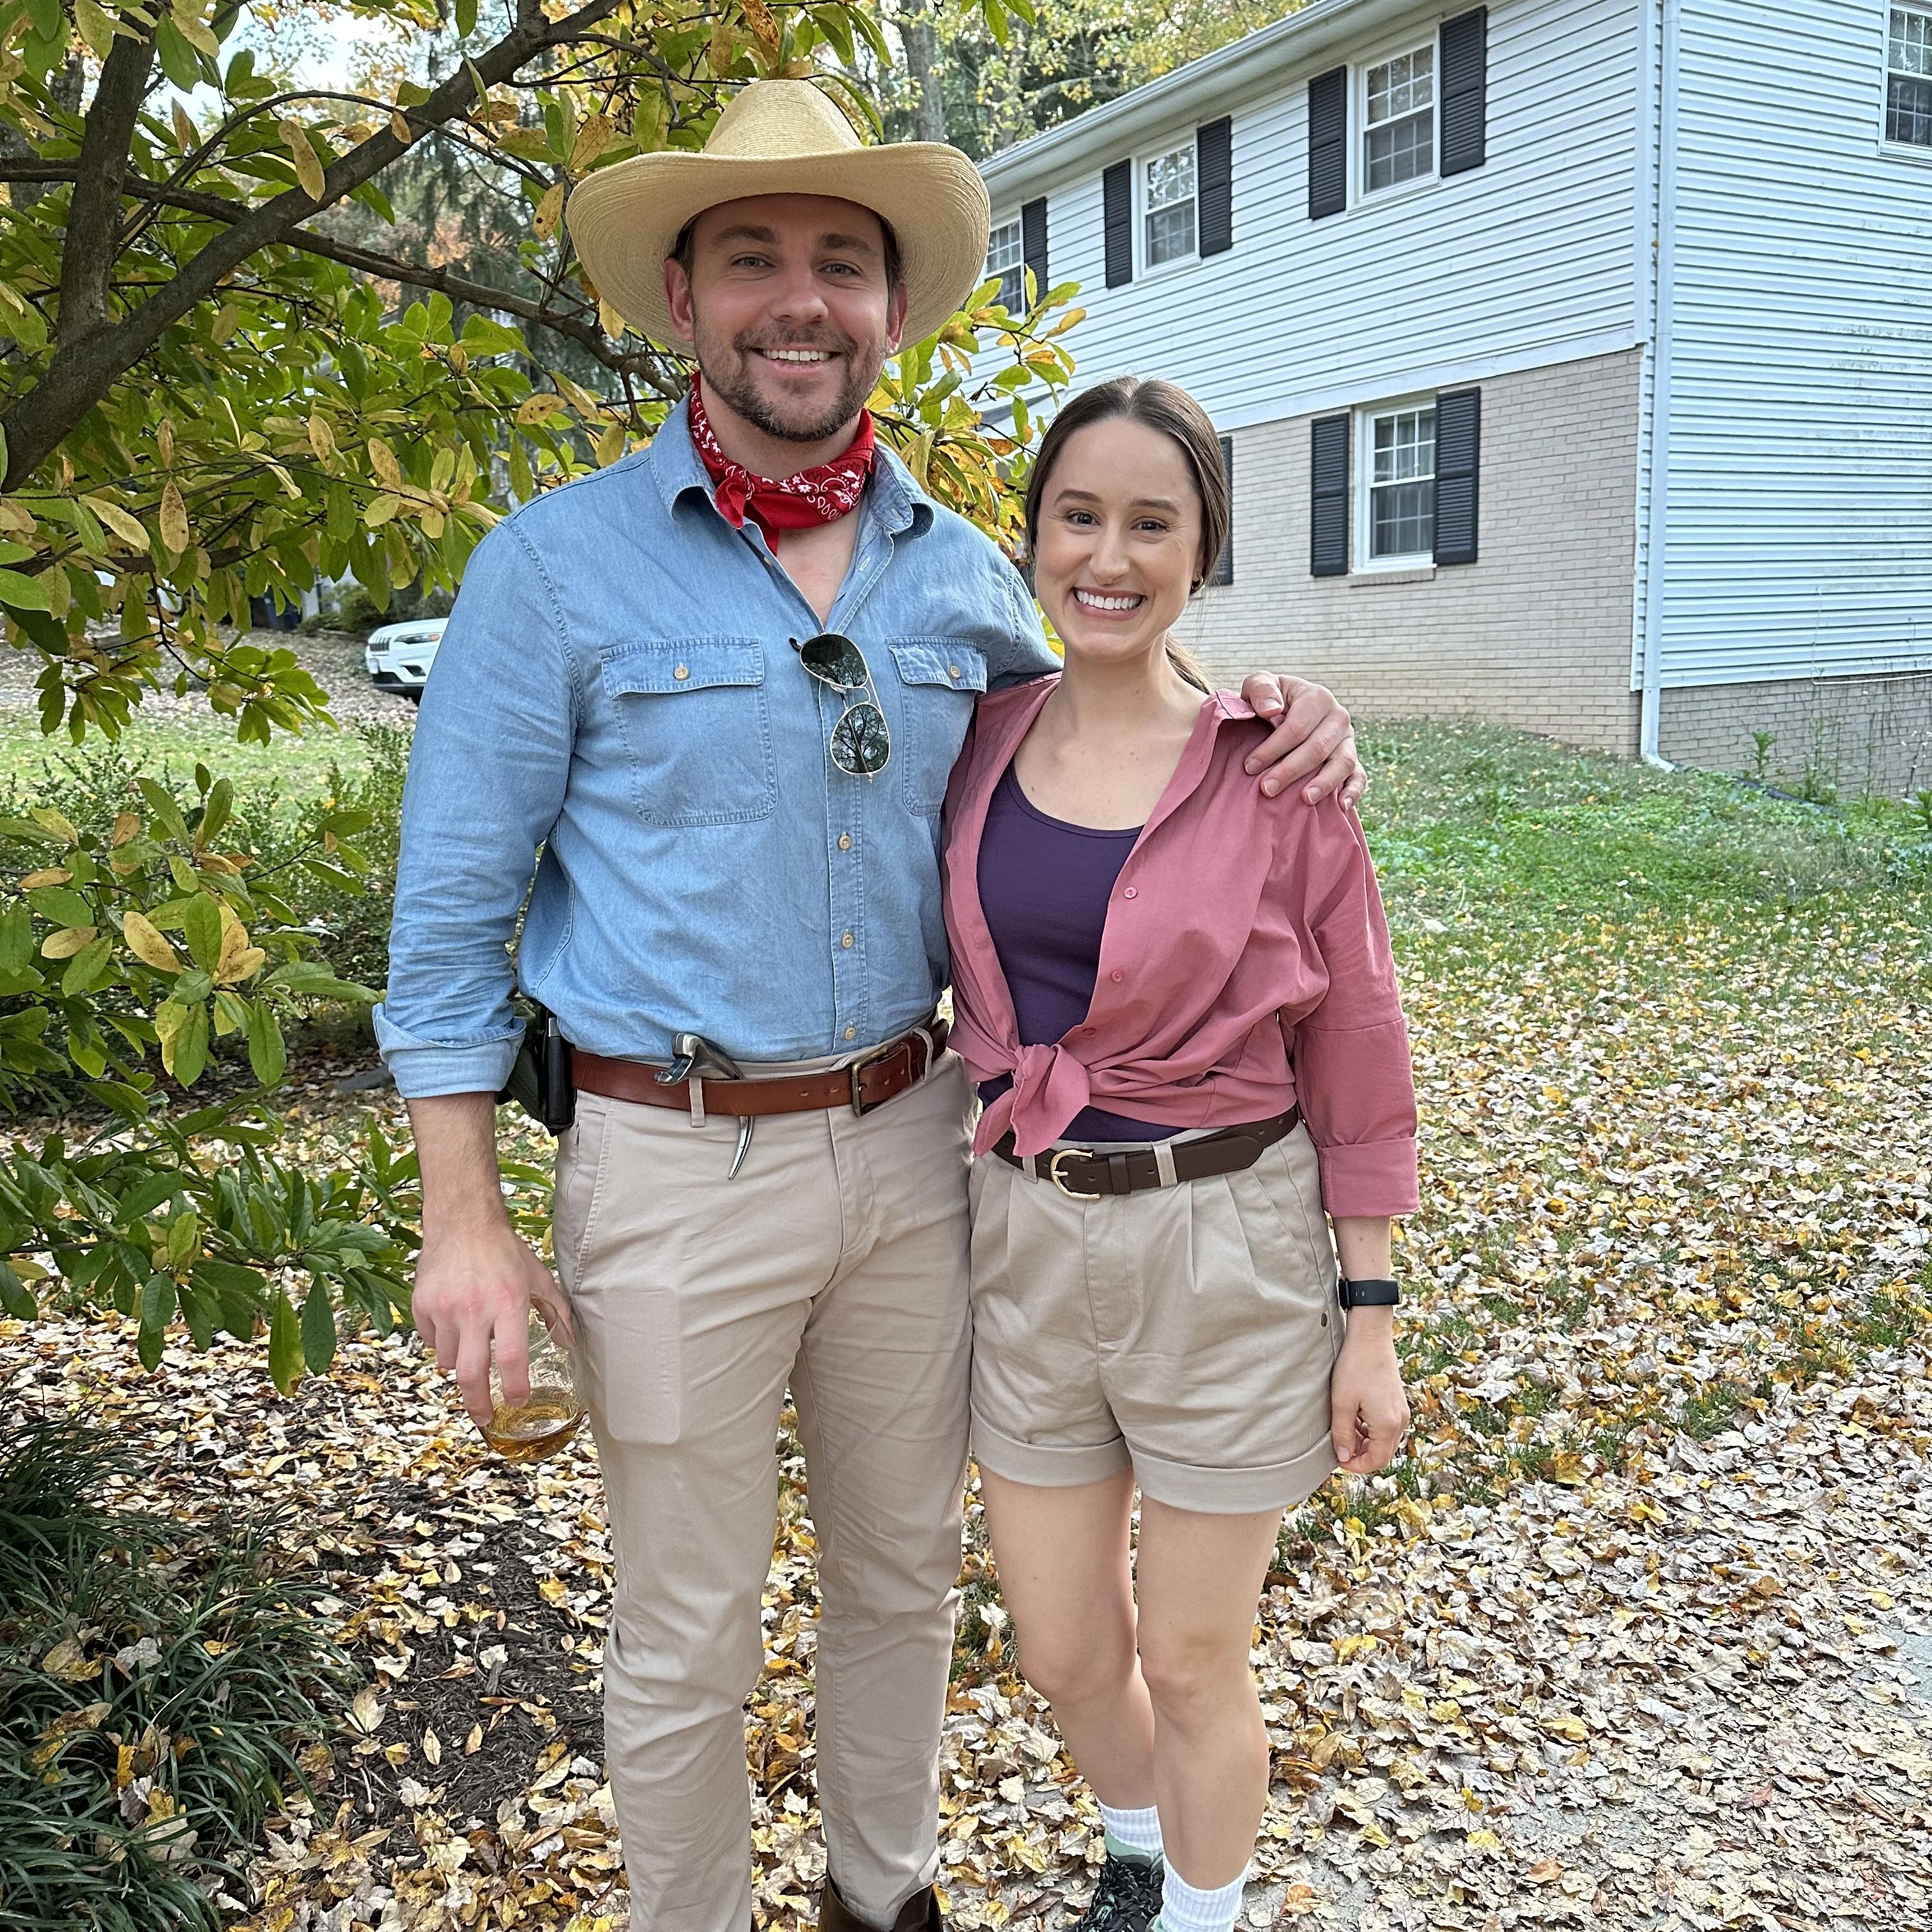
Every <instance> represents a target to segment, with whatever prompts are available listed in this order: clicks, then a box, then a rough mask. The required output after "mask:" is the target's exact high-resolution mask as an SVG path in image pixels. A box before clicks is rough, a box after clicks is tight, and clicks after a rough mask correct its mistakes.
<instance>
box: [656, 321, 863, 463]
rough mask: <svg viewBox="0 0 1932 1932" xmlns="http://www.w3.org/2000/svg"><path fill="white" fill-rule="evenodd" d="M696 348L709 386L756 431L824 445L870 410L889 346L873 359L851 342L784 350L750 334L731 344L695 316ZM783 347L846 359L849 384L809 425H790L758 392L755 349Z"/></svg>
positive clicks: (844, 339)
mask: <svg viewBox="0 0 1932 1932" xmlns="http://www.w3.org/2000/svg"><path fill="white" fill-rule="evenodd" d="M692 319H693V320H694V322H695V323H697V328H696V332H695V343H694V347H695V348H696V350H697V366H698V368H699V369H700V371H702V373H703V377H704V386H705V387H706V389H708V390H709V392H711V394H712V395H714V396H715V397H717V398H718V400H719V401H721V402H722V403H724V404H725V405H726V406H727V407H729V408H730V409H731V410H733V411H735V412H736V413H737V414H738V415H739V416H742V417H743V418H744V419H745V422H748V423H749V424H750V425H751V426H752V428H754V429H757V430H762V431H763V432H764V434H766V436H769V437H772V438H773V439H774V440H776V441H778V442H781V443H823V442H826V441H827V440H829V438H831V437H834V436H836V435H837V434H838V432H839V431H841V429H843V428H844V427H845V425H847V423H849V422H851V421H852V420H853V418H855V417H856V416H857V415H858V413H859V411H860V410H862V409H863V408H864V407H865V401H866V398H868V397H869V396H870V395H871V393H872V392H873V390H874V389H876V388H877V386H878V380H879V372H880V370H881V369H883V368H884V367H885V361H886V358H885V351H884V349H883V347H880V348H878V349H877V350H875V351H874V352H872V353H870V354H869V355H868V353H866V352H865V350H862V348H861V347H860V346H859V344H857V343H855V342H853V341H852V340H851V339H850V338H849V337H847V336H844V335H840V336H838V337H837V338H836V339H835V340H834V341H789V342H785V343H782V344H769V343H761V342H760V341H758V340H757V335H758V333H759V332H746V333H745V335H741V336H739V337H737V338H734V339H733V340H730V341H724V340H721V339H720V338H718V337H717V336H715V335H712V334H711V333H710V332H709V331H708V330H707V329H706V328H705V326H704V324H703V320H701V319H700V318H699V317H697V316H696V315H695V314H694V316H693V318H692ZM774 346H776V347H786V348H796V349H830V350H834V351H835V352H836V353H839V354H841V355H842V356H844V358H845V382H844V386H843V388H841V389H840V391H839V392H838V397H837V398H836V400H835V401H833V402H832V403H831V404H828V405H827V407H826V409H825V410H823V411H822V412H821V413H819V414H817V415H815V416H811V417H809V418H807V419H805V420H803V421H792V420H787V419H786V418H785V417H784V416H781V415H780V414H779V413H778V411H777V410H776V409H775V408H774V407H772V404H771V402H770V401H769V398H766V396H765V395H763V393H762V392H760V389H758V387H757V382H756V380H755V379H754V376H753V374H752V369H751V352H752V350H754V348H766V347H774Z"/></svg>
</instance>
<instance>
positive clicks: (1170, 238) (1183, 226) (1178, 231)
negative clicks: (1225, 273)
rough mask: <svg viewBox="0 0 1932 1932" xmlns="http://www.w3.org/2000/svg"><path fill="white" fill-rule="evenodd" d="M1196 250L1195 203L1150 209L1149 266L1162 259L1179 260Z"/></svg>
mask: <svg viewBox="0 0 1932 1932" xmlns="http://www.w3.org/2000/svg"><path fill="white" fill-rule="evenodd" d="M1193 253H1194V203H1193V202H1192V201H1191V200H1190V201H1187V202H1183V203H1182V205H1181V206H1180V207H1178V208H1154V209H1152V210H1151V211H1149V213H1148V218H1147V258H1148V266H1149V267H1154V266H1158V265H1159V264H1160V263H1163V262H1178V261H1179V260H1181V257H1183V256H1184V255H1191V254H1193Z"/></svg>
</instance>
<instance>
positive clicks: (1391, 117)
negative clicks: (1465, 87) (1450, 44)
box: [1362, 40, 1436, 194]
mask: <svg viewBox="0 0 1932 1932" xmlns="http://www.w3.org/2000/svg"><path fill="white" fill-rule="evenodd" d="M1434 172H1436V43H1435V42H1434V41H1433V40H1431V41H1429V42H1428V43H1427V44H1426V45H1424V46H1419V47H1413V48H1411V49H1409V52H1406V53H1400V54H1395V55H1391V57H1390V58H1388V59H1387V60H1385V61H1377V62H1373V64H1372V65H1370V66H1368V67H1366V68H1364V69H1363V70H1362V192H1363V193H1364V194H1373V193H1376V192H1377V191H1378V190H1380V189H1382V188H1385V187H1398V186H1400V184H1401V183H1403V181H1419V180H1421V178H1423V177H1424V176H1425V175H1433V173H1434Z"/></svg>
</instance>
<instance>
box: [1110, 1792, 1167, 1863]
mask: <svg viewBox="0 0 1932 1932" xmlns="http://www.w3.org/2000/svg"><path fill="white" fill-rule="evenodd" d="M1100 1823H1101V1825H1102V1826H1103V1829H1105V1830H1106V1834H1107V1849H1108V1850H1109V1851H1110V1852H1112V1853H1113V1855H1115V1857H1116V1858H1119V1857H1120V1856H1121V1855H1123V1854H1125V1855H1127V1856H1128V1857H1130V1858H1159V1857H1160V1849H1161V1847H1160V1810H1159V1808H1157V1806H1154V1805H1148V1807H1147V1808H1145V1810H1143V1811H1115V1809H1114V1808H1113V1807H1112V1805H1102V1806H1101V1807H1100Z"/></svg>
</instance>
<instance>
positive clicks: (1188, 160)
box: [1147, 141, 1194, 208]
mask: <svg viewBox="0 0 1932 1932" xmlns="http://www.w3.org/2000/svg"><path fill="white" fill-rule="evenodd" d="M1193 199H1194V143H1193V142H1192V141H1190V142H1188V144H1187V146H1186V147H1184V148H1175V151H1174V152H1173V153H1172V154H1163V155H1162V156H1160V158H1159V159H1158V160H1151V161H1150V162H1148V164H1147V205H1148V207H1149V208H1172V207H1174V206H1175V205H1177V204H1178V203H1179V202H1184V201H1192V200H1193Z"/></svg>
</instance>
